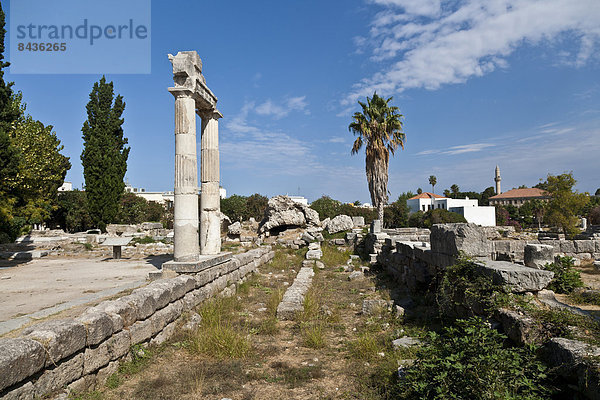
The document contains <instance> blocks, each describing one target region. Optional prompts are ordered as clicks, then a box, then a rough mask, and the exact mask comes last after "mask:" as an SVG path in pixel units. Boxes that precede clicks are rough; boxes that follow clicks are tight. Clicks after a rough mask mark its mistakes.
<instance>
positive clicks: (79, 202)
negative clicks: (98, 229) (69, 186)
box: [51, 190, 92, 232]
mask: <svg viewBox="0 0 600 400" xmlns="http://www.w3.org/2000/svg"><path fill="white" fill-rule="evenodd" d="M57 204H58V206H57V208H56V210H54V212H53V213H52V219H51V221H52V223H53V224H54V225H57V226H60V227H61V228H63V229H64V230H65V231H67V232H82V231H86V230H88V229H90V228H91V227H92V218H91V217H90V213H89V209H88V203H87V194H86V192H82V191H79V190H74V191H71V192H61V193H59V194H58V200H57Z"/></svg>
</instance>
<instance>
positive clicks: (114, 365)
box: [96, 361, 119, 385]
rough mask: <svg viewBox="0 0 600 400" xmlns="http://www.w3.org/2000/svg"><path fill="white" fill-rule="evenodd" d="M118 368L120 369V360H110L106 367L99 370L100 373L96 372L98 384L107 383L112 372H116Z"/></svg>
mask: <svg viewBox="0 0 600 400" xmlns="http://www.w3.org/2000/svg"><path fill="white" fill-rule="evenodd" d="M118 370H119V362H118V361H111V362H109V363H108V365H107V366H106V367H104V368H101V369H100V370H98V373H97V374H96V384H97V385H104V384H105V383H106V381H107V380H108V378H110V376H111V375H112V374H114V373H115V372H117V371H118Z"/></svg>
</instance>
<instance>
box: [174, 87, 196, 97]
mask: <svg viewBox="0 0 600 400" xmlns="http://www.w3.org/2000/svg"><path fill="white" fill-rule="evenodd" d="M167 90H168V91H169V93H171V94H172V95H173V97H175V98H176V99H178V98H182V97H183V98H193V97H194V92H193V91H192V90H190V89H186V88H183V87H170V88H167Z"/></svg>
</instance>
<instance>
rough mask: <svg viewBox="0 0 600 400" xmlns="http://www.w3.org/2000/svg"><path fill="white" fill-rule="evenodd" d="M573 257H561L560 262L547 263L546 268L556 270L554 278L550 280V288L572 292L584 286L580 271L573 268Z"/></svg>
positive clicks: (560, 291)
mask: <svg viewBox="0 0 600 400" xmlns="http://www.w3.org/2000/svg"><path fill="white" fill-rule="evenodd" d="M573 265H574V264H573V258H571V257H559V258H558V262H553V263H552V264H547V265H546V267H545V268H546V269H547V270H548V271H552V272H554V278H552V281H550V284H549V285H548V289H550V290H553V291H555V292H556V293H571V292H572V291H573V290H575V289H576V288H580V287H582V286H583V282H582V280H581V276H580V275H579V272H578V271H576V270H575V269H573Z"/></svg>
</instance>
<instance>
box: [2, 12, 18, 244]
mask: <svg viewBox="0 0 600 400" xmlns="http://www.w3.org/2000/svg"><path fill="white" fill-rule="evenodd" d="M4 25H5V15H4V10H3V9H2V5H1V4H0V242H5V241H12V240H14V239H15V238H16V237H17V235H18V234H19V230H20V226H19V224H18V223H17V222H16V221H15V217H14V215H13V207H14V204H15V203H16V197H15V195H14V193H13V190H14V189H15V184H14V177H15V176H16V174H17V171H18V166H19V159H20V155H21V154H20V152H19V151H18V149H17V148H15V147H14V146H13V144H12V142H11V140H10V133H11V131H12V129H13V128H14V124H15V123H16V121H17V119H18V118H19V110H15V108H14V107H13V100H12V94H13V91H12V85H13V83H12V82H8V83H7V82H4V68H6V67H8V66H9V65H10V63H8V62H5V61H4V36H5V34H6V29H4Z"/></svg>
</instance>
